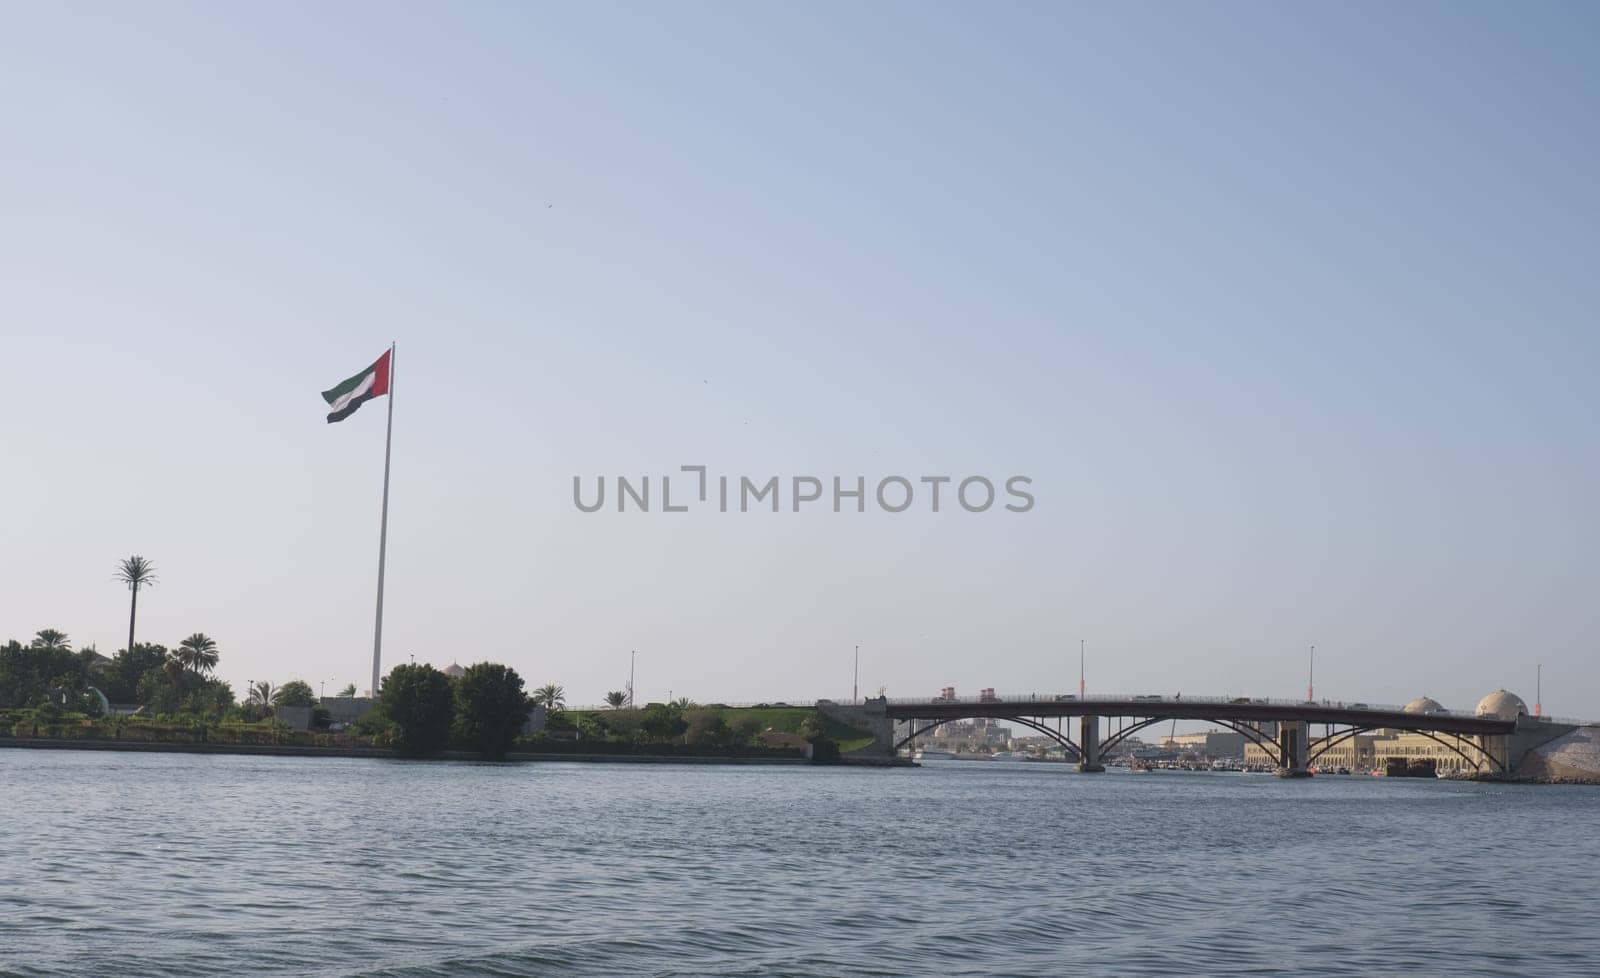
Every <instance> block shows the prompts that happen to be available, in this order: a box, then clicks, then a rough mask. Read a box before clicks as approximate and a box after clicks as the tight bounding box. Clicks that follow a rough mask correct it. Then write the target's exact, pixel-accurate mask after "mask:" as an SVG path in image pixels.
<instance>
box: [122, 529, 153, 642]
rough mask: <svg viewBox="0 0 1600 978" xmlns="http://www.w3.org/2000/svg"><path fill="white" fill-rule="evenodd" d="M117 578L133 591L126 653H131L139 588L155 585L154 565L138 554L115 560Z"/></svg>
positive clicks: (137, 609)
mask: <svg viewBox="0 0 1600 978" xmlns="http://www.w3.org/2000/svg"><path fill="white" fill-rule="evenodd" d="M117 580H119V581H121V582H122V583H124V584H126V585H128V590H130V591H132V592H133V603H132V604H131V605H129V607H128V654H129V655H132V654H133V622H134V619H135V618H136V617H137V616H138V614H139V589H140V588H142V587H155V586H156V565H155V564H152V563H151V562H150V561H148V560H145V559H144V558H143V557H141V556H139V555H138V554H134V555H133V556H132V557H127V558H124V559H123V560H120V561H118V562H117Z"/></svg>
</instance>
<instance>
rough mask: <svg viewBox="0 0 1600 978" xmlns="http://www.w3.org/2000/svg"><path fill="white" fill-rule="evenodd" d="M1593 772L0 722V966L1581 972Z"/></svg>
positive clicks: (1593, 863) (1598, 795) (1592, 838)
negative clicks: (104, 741)
mask: <svg viewBox="0 0 1600 978" xmlns="http://www.w3.org/2000/svg"><path fill="white" fill-rule="evenodd" d="M1597 810H1600V789H1588V788H1534V787H1520V786H1497V785H1480V784H1464V783H1451V782H1435V781H1409V780H1384V779H1373V778H1318V779H1314V780H1312V781H1280V780H1278V779H1275V778H1270V777H1264V776H1252V775H1233V774H1178V773H1155V774H1149V775H1137V776H1134V775H1127V774H1118V773H1107V774H1103V775H1091V776H1083V775H1077V774H1075V773H1072V772H1070V771H1069V770H1065V769H1063V767H1062V766H1058V765H1045V764H1025V763H1004V762H991V763H981V762H970V763H964V762H944V763H931V764H929V765H927V766H925V767H923V768H921V769H918V770H895V771H879V770H853V769H812V768H778V767H665V766H631V765H578V764H546V765H523V766H496V765H470V764H455V763H410V764H408V763H401V762H386V761H368V760H320V759H302V758H256V757H224V756H191V755H182V754H145V755H141V754H113V753H95V752H81V753H80V752H73V751H26V750H0V974H3V975H6V976H18V975H26V976H33V975H70V976H75V978H76V976H122V975H127V976H141V978H143V976H161V975H232V974H242V973H251V974H255V975H324V976H353V975H363V976H368V975H370V976H394V978H401V976H405V978H412V976H434V975H439V976H444V975H505V976H525V975H526V976H532V975H539V976H589V975H593V976H617V975H663V976H668V975H717V976H737V975H793V976H833V975H935V974H937V975H1027V976H1033V975H1059V974H1066V973H1071V974H1078V973H1083V974H1091V975H1247V974H1257V975H1269V974H1270V975H1317V976H1325V975H1363V976H1364V975H1378V974H1453V975H1494V976H1500V975H1507V974H1531V973H1535V972H1537V973H1540V974H1542V975H1549V976H1563V975H1571V976H1579V975H1581V976H1584V978H1590V976H1593V975H1595V974H1597V973H1600V957H1597V952H1595V951H1593V950H1592V947H1593V945H1592V943H1591V942H1592V928H1591V923H1592V920H1593V912H1594V902H1595V897H1596V892H1595V882H1594V880H1595V878H1596V875H1597V872H1600V832H1597V831H1596V829H1597V828H1600V817H1597V814H1596V812H1597Z"/></svg>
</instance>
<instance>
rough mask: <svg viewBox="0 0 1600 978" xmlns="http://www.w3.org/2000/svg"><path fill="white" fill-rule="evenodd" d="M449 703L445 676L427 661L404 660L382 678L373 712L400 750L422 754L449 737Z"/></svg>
mask: <svg viewBox="0 0 1600 978" xmlns="http://www.w3.org/2000/svg"><path fill="white" fill-rule="evenodd" d="M453 706H454V701H453V699H452V697H451V689H450V677H449V676H446V675H445V674H444V673H442V672H440V671H439V670H437V669H435V668H434V667H433V666H430V665H427V664H423V665H414V664H408V665H401V666H395V667H394V669H393V670H392V671H390V673H389V675H387V676H385V677H384V678H383V688H382V690H381V691H380V692H379V694H378V710H377V712H378V713H379V714H380V715H381V716H382V717H383V719H384V720H386V721H387V722H388V724H389V726H390V729H391V731H392V732H393V734H394V738H395V744H396V746H398V747H399V748H400V751H401V753H404V754H407V755H410V756H412V757H422V756H424V755H426V754H432V753H433V752H435V751H437V750H438V749H439V748H441V747H443V746H444V745H445V744H446V743H447V742H448V741H449V739H450V721H451V713H452V708H453Z"/></svg>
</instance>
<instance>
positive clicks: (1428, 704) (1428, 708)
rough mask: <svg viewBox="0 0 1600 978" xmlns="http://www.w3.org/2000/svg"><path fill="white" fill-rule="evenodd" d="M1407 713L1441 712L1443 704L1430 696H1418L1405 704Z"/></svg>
mask: <svg viewBox="0 0 1600 978" xmlns="http://www.w3.org/2000/svg"><path fill="white" fill-rule="evenodd" d="M1405 710H1406V712H1407V713H1443V712H1444V711H1445V710H1444V704H1443V703H1440V702H1439V701H1438V700H1436V699H1434V698H1433V697H1431V696H1418V697H1417V698H1416V699H1414V700H1412V701H1411V702H1409V703H1407V704H1406V706H1405Z"/></svg>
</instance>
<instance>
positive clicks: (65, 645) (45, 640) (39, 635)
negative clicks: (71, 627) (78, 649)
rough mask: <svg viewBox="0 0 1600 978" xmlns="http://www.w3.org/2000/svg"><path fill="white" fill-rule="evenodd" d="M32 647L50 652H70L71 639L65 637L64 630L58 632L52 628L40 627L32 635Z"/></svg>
mask: <svg viewBox="0 0 1600 978" xmlns="http://www.w3.org/2000/svg"><path fill="white" fill-rule="evenodd" d="M31 645H32V647H33V648H36V649H47V650H49V651H51V652H57V651H59V652H71V651H72V640H71V639H69V638H67V633H66V632H58V631H56V630H55V629H54V628H41V629H39V630H38V631H37V632H35V633H34V635H33V642H32V643H31Z"/></svg>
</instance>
